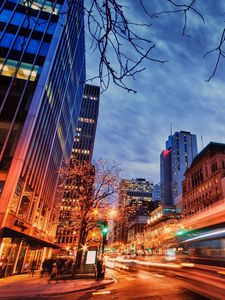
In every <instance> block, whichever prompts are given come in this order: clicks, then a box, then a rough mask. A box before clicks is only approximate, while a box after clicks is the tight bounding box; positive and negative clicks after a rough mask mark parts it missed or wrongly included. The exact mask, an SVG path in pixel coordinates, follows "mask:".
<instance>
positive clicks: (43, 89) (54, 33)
mask: <svg viewBox="0 0 225 300" xmlns="http://www.w3.org/2000/svg"><path fill="white" fill-rule="evenodd" d="M68 3H69V4H68ZM68 5H69V7H68ZM68 11H69V12H70V13H68ZM84 48H85V47H84V13H83V1H82V0H78V1H75V2H74V3H73V2H69V1H68V2H67V0H65V1H64V0H52V1H47V0H30V1H26V0H3V1H1V3H0V242H1V245H0V260H1V262H2V264H1V266H3V267H2V268H1V270H0V273H1V274H0V276H7V275H11V274H15V273H20V272H23V271H26V270H27V269H28V268H29V265H30V264H31V263H33V262H35V263H36V266H37V267H39V265H40V264H41V261H42V260H43V257H46V255H47V256H48V255H49V253H50V249H51V248H52V247H53V246H54V244H53V242H54V238H55V233H56V227H57V219H58V213H59V209H60V203H61V194H62V191H60V189H58V188H57V187H58V186H59V185H60V183H61V181H62V180H63V178H61V176H60V175H59V169H60V167H61V165H62V163H63V162H64V161H68V159H69V157H70V155H71V151H72V147H73V142H74V136H75V133H76V126H77V124H76V123H77V120H78V115H79V112H80V106H81V100H82V95H83V88H84V81H85V49H84Z"/></svg>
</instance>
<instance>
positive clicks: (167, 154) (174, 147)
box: [160, 131, 198, 205]
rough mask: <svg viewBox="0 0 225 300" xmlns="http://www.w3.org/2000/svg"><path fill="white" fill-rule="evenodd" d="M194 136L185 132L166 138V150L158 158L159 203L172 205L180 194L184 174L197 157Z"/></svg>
mask: <svg viewBox="0 0 225 300" xmlns="http://www.w3.org/2000/svg"><path fill="white" fill-rule="evenodd" d="M197 153H198V151H197V138H196V135H194V134H191V133H190V132H187V131H180V132H175V133H174V134H173V135H170V136H169V137H168V140H167V141H166V149H165V150H163V151H162V153H161V156H160V181H161V201H162V203H163V204H165V205H174V204H176V202H177V201H178V199H179V197H181V194H182V181H183V180H184V178H185V177H184V173H185V171H186V169H187V168H188V167H190V165H191V163H192V160H193V159H194V157H195V156H196V155H197Z"/></svg>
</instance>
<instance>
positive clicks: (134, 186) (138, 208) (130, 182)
mask: <svg viewBox="0 0 225 300" xmlns="http://www.w3.org/2000/svg"><path fill="white" fill-rule="evenodd" d="M152 191H153V183H152V182H149V181H147V180H146V179H143V178H136V179H123V180H121V183H120V194H119V203H118V204H119V205H118V209H119V212H120V214H121V219H120V220H119V221H117V222H115V229H114V242H127V240H130V239H131V238H132V237H133V236H134V235H135V234H136V233H137V232H140V231H142V230H143V228H144V225H145V224H146V223H147V219H148V215H149V212H150V211H152V210H153V209H154V208H155V206H154V203H153V201H152Z"/></svg>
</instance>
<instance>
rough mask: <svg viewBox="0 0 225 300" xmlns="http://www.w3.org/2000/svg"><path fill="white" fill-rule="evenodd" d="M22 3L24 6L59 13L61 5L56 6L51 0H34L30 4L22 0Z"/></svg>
mask: <svg viewBox="0 0 225 300" xmlns="http://www.w3.org/2000/svg"><path fill="white" fill-rule="evenodd" d="M43 2H45V4H44V6H43V7H42V4H43ZM20 3H21V4H22V5H24V6H30V7H31V8H32V9H35V10H40V9H42V11H46V12H48V13H53V14H55V15H57V13H58V10H59V5H56V7H55V8H54V7H53V5H52V2H51V1H44V0H33V1H32V3H31V4H30V3H29V2H28V3H27V1H24V0H21V1H20Z"/></svg>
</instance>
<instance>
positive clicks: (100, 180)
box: [58, 157, 120, 267]
mask: <svg viewBox="0 0 225 300" xmlns="http://www.w3.org/2000/svg"><path fill="white" fill-rule="evenodd" d="M60 172H61V174H63V175H64V176H65V177H66V178H67V179H66V181H65V184H64V185H63V187H62V188H63V189H64V199H67V203H63V205H62V206H65V207H67V208H66V209H65V212H66V214H65V216H64V217H61V221H60V225H59V228H58V230H59V231H60V230H61V229H65V228H72V229H73V230H75V231H77V232H78V235H77V249H78V252H77V253H78V255H77V261H76V266H77V267H80V265H81V258H82V252H83V247H84V246H85V245H86V243H87V242H88V243H91V242H92V241H95V242H96V236H93V235H92V234H91V232H92V231H93V230H94V229H95V228H96V227H97V226H98V221H99V220H101V219H104V218H106V216H105V211H106V210H105V208H106V207H107V206H109V204H110V203H112V202H114V201H115V199H116V195H117V190H118V182H119V172H120V170H119V165H118V163H116V162H112V163H109V162H106V161H102V160H101V161H98V162H96V163H95V164H92V163H91V162H89V161H79V160H76V158H74V157H72V159H71V161H70V167H69V169H66V168H65V169H64V168H63V169H62V170H60ZM68 207H69V209H68ZM62 216H63V212H62ZM98 238H99V237H98Z"/></svg>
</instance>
